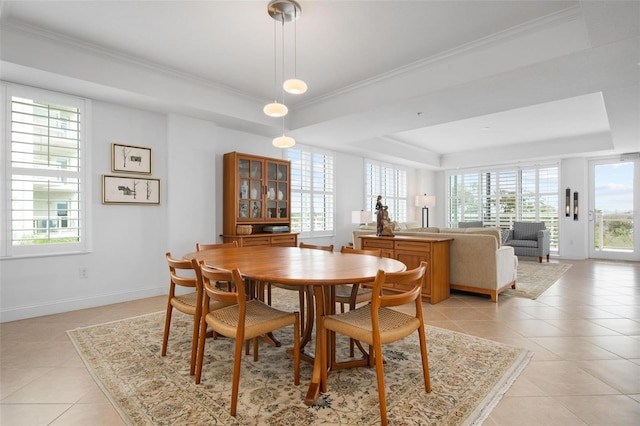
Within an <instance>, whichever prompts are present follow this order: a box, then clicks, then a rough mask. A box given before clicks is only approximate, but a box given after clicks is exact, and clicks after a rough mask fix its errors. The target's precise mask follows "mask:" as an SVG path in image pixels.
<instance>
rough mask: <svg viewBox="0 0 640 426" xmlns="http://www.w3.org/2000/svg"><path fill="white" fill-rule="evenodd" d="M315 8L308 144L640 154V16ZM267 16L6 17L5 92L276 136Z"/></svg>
mask: <svg viewBox="0 0 640 426" xmlns="http://www.w3.org/2000/svg"><path fill="white" fill-rule="evenodd" d="M299 2H300V4H301V6H302V16H301V17H300V18H299V19H298V21H297V22H296V25H295V39H296V42H297V75H298V77H299V78H301V79H303V80H305V81H306V82H307V84H308V85H309V90H308V92H307V93H305V94H303V95H298V96H295V97H294V96H292V95H288V96H287V97H286V98H285V103H286V104H287V105H288V106H289V109H290V113H289V115H288V116H287V117H286V119H285V121H284V127H285V128H286V133H287V134H288V135H291V136H294V137H295V138H296V140H297V141H298V142H299V143H303V144H307V145H315V146H321V147H328V148H331V149H336V150H340V151H344V152H348V153H354V154H357V155H366V156H368V157H373V158H377V159H380V160H388V161H390V162H397V163H402V164H407V165H411V166H413V167H420V168H430V169H447V168H459V167H472V166H477V165H483V164H498V163H504V162H514V161H531V160H534V159H545V158H558V157H572V156H590V155H604V154H606V155H608V154H613V153H618V154H619V153H626V152H637V151H640V142H639V141H640V131H639V122H640V89H639V85H638V82H639V69H638V65H639V61H640V38H639V34H640V30H639V27H640V3H639V2H638V1H616V2H610V1H599V2H592V1H549V0H542V1H515V0H514V1H481V0H470V1H451V0H447V1H339V0H335V1H304V0H300V1H299ZM267 4H268V1H127V0H118V1H116V0H112V1H82V2H78V1H55V0H49V1H0V24H2V29H1V30H0V31H1V32H0V36H2V38H1V41H0V43H1V44H0V47H1V49H0V58H1V60H2V62H1V63H0V65H1V68H0V76H1V77H2V79H4V80H9V81H15V82H19V83H24V84H33V85H42V81H43V79H46V81H47V82H48V83H49V84H52V83H53V84H55V85H56V87H60V88H61V89H59V90H62V89H65V90H66V91H68V92H71V93H75V94H78V95H82V96H88V97H92V98H95V99H103V100H107V101H112V102H119V103H125V104H129V105H133V106H136V107H142V108H147V109H152V110H158V111H165V112H172V111H175V112H179V113H182V114H188V115H193V116H194V117H198V118H205V119H210V120H214V121H215V122H216V123H218V124H219V125H220V126H223V127H229V128H232V129H238V130H242V131H247V132H251V133H255V134H258V135H262V136H266V137H269V138H271V137H273V136H278V135H279V134H280V133H282V125H283V123H282V120H278V119H273V118H268V117H266V116H264V114H262V106H263V105H264V104H266V103H268V102H270V101H272V100H273V98H274V97H275V95H276V93H277V88H276V86H275V85H274V27H275V25H274V24H275V21H274V20H272V19H271V18H270V17H269V15H268V14H267ZM278 25H279V24H278ZM279 30H280V27H279V26H278V31H279ZM293 36H294V26H293V24H290V23H289V24H287V25H286V26H285V40H284V44H285V53H286V69H287V70H288V74H292V71H291V70H292V69H293V60H292V58H293V51H294V48H293V47H294V44H293V40H294V37H293ZM276 40H277V42H276V45H277V46H278V49H280V46H281V43H282V40H281V39H280V33H279V32H278V33H277V34H276ZM279 61H280V58H278V60H277V61H276V62H277V63H278V66H279ZM278 79H279V77H278ZM267 140H268V139H267Z"/></svg>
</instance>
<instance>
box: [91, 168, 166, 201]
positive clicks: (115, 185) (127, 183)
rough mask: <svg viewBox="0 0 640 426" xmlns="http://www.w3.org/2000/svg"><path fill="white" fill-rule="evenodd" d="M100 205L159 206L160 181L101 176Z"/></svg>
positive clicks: (132, 177) (145, 178) (143, 178)
mask: <svg viewBox="0 0 640 426" xmlns="http://www.w3.org/2000/svg"><path fill="white" fill-rule="evenodd" d="M102 204H147V205H159V204H160V179H155V178H151V177H134V176H111V175H102Z"/></svg>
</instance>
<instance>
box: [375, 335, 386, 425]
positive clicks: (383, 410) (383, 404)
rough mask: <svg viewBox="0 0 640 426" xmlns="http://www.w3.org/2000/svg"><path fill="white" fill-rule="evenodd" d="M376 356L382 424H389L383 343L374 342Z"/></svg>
mask: <svg viewBox="0 0 640 426" xmlns="http://www.w3.org/2000/svg"><path fill="white" fill-rule="evenodd" d="M374 356H375V363H376V379H378V399H379V401H380V424H381V425H382V426H386V424H387V400H386V396H385V393H384V367H383V361H382V345H381V344H380V341H379V340H378V342H374Z"/></svg>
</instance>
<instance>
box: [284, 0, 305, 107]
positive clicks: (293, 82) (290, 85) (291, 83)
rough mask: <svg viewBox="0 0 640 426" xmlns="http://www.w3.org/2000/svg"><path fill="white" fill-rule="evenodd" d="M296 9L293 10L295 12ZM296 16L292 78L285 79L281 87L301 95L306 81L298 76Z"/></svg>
mask: <svg viewBox="0 0 640 426" xmlns="http://www.w3.org/2000/svg"><path fill="white" fill-rule="evenodd" d="M297 13H298V10H297V9H296V10H295V11H294V14H297ZM297 18H298V17H297V16H295V17H294V18H293V19H294V22H293V78H290V79H288V80H286V81H285V82H284V83H283V84H282V87H283V88H284V90H285V92H287V93H291V94H292V95H301V94H303V93H304V92H306V91H307V83H305V82H304V81H302V80H300V79H299V78H298V19H297Z"/></svg>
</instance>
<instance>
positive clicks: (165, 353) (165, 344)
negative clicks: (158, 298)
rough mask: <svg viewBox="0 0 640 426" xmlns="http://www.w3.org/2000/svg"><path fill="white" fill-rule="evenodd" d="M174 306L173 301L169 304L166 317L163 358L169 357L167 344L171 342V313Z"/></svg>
mask: <svg viewBox="0 0 640 426" xmlns="http://www.w3.org/2000/svg"><path fill="white" fill-rule="evenodd" d="M172 311H173V306H172V305H171V300H169V302H168V303H167V313H166V314H165V316H164V335H163V336H162V356H166V355H167V344H168V342H169V328H170V327H171V312H172Z"/></svg>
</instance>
